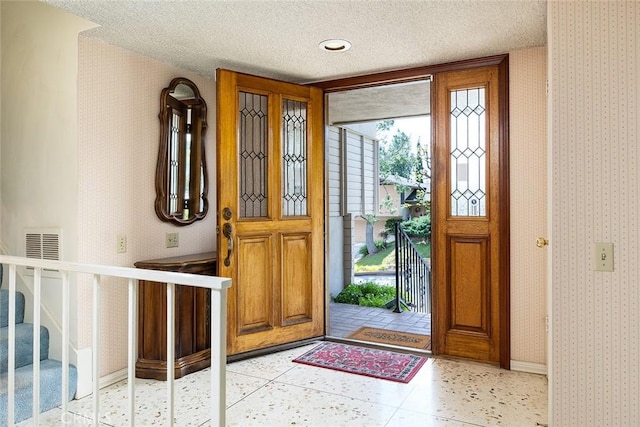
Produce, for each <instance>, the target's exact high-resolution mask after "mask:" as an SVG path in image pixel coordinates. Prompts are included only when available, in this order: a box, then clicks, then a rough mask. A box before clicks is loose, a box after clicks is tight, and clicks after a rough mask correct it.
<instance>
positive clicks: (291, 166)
mask: <svg viewBox="0 0 640 427" xmlns="http://www.w3.org/2000/svg"><path fill="white" fill-rule="evenodd" d="M299 215H307V103H306V102H300V101H292V100H289V99H284V100H283V102H282V216H299Z"/></svg>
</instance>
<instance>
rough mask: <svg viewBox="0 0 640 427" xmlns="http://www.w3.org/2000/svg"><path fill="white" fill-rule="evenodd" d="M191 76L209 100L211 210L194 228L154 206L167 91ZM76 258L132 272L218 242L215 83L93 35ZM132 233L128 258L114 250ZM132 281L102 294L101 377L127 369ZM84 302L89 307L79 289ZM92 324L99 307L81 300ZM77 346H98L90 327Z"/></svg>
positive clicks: (82, 49) (83, 47) (87, 290)
mask: <svg viewBox="0 0 640 427" xmlns="http://www.w3.org/2000/svg"><path fill="white" fill-rule="evenodd" d="M179 76H181V77H187V78H189V79H191V80H192V81H193V82H195V84H196V85H197V86H198V89H199V90H200V94H201V95H202V97H203V98H204V100H205V102H206V103H207V111H208V114H207V122H208V124H209V127H208V129H207V132H206V134H205V155H206V159H207V168H208V177H209V214H208V215H207V216H206V217H205V219H204V220H202V221H198V222H196V223H194V224H192V225H189V226H186V227H176V226H174V225H171V224H169V223H165V222H162V221H160V220H159V219H158V217H157V216H156V213H155V210H154V200H155V168H156V160H157V156H158V145H159V138H160V125H159V120H158V113H159V111H160V92H161V91H162V89H163V88H165V87H167V86H168V85H169V82H170V81H171V79H173V78H174V77H179ZM78 97H79V100H78V111H79V116H78V126H79V140H78V177H79V178H78V181H79V189H78V199H79V213H78V218H79V224H78V260H79V262H85V263H90V264H93V263H96V264H107V265H119V266H133V263H134V262H136V261H140V260H147V259H155V258H164V257H170V256H176V255H186V254H192V253H199V252H205V251H211V250H214V249H215V246H216V241H215V238H216V234H215V227H216V225H215V216H216V215H215V212H216V185H215V173H216V169H215V161H214V159H215V144H214V141H215V104H216V103H215V81H213V80H211V79H208V78H204V77H201V76H198V75H196V74H193V73H190V72H186V71H184V70H181V69H178V68H175V67H172V66H170V65H167V64H165V63H162V62H159V61H156V60H152V59H150V58H147V57H144V56H142V55H138V54H135V53H133V52H130V51H127V50H124V49H121V48H118V47H115V46H110V45H107V44H105V43H103V42H100V41H97V40H93V39H90V38H87V37H82V36H81V37H80V39H79V70H78ZM167 232H178V233H179V247H178V248H170V249H168V248H166V247H165V233H167ZM118 235H126V237H127V252H126V253H124V254H117V253H116V238H117V236H118ZM117 284H120V285H126V282H120V283H116V282H115V279H114V281H113V282H108V281H105V283H104V284H103V292H102V306H103V312H102V321H103V325H104V328H103V329H102V330H101V331H100V335H101V336H100V338H101V342H102V355H101V357H102V358H103V360H102V363H101V368H102V369H101V372H102V374H107V373H111V372H114V371H115V370H118V369H121V368H123V367H125V366H126V346H125V345H123V343H124V341H123V337H126V331H127V311H126V310H127V306H126V301H127V291H126V286H115V285H117ZM78 301H91V286H90V283H86V282H85V283H81V284H80V286H79V288H78ZM78 310H79V314H78V318H80V319H83V318H84V319H90V318H91V313H92V307H91V304H90V303H89V304H87V303H85V304H80V305H79V307H78ZM79 328H80V329H79V331H78V335H79V347H80V348H83V347H86V346H89V345H90V344H91V329H90V322H85V324H84V325H79Z"/></svg>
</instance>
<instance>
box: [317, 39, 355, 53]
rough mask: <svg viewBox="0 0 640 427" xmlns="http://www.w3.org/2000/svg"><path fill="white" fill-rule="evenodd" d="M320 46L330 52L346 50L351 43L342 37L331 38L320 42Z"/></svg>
mask: <svg viewBox="0 0 640 427" xmlns="http://www.w3.org/2000/svg"><path fill="white" fill-rule="evenodd" d="M318 47H319V48H320V49H321V50H326V51H328V52H344V51H347V50H349V48H350V47H351V43H349V42H348V41H346V40H342V39H330V40H325V41H323V42H320V44H319V45H318Z"/></svg>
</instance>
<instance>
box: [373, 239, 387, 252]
mask: <svg viewBox="0 0 640 427" xmlns="http://www.w3.org/2000/svg"><path fill="white" fill-rule="evenodd" d="M374 243H375V245H376V248H378V250H382V249H384V248H386V247H387V242H386V241H384V240H376V241H375V242H374Z"/></svg>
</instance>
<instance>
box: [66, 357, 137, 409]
mask: <svg viewBox="0 0 640 427" xmlns="http://www.w3.org/2000/svg"><path fill="white" fill-rule="evenodd" d="M76 358H77V359H76V369H77V371H78V389H77V391H76V399H81V398H83V397H86V396H89V395H90V394H92V393H93V357H92V351H91V349H90V348H88V347H87V348H83V349H82V350H76ZM128 374H129V371H128V370H127V368H123V369H120V370H119V371H116V372H112V373H110V374H108V375H105V376H104V377H100V388H104V387H108V386H110V385H111V384H115V383H117V382H118V381H122V380H125V379H127V375H128Z"/></svg>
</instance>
